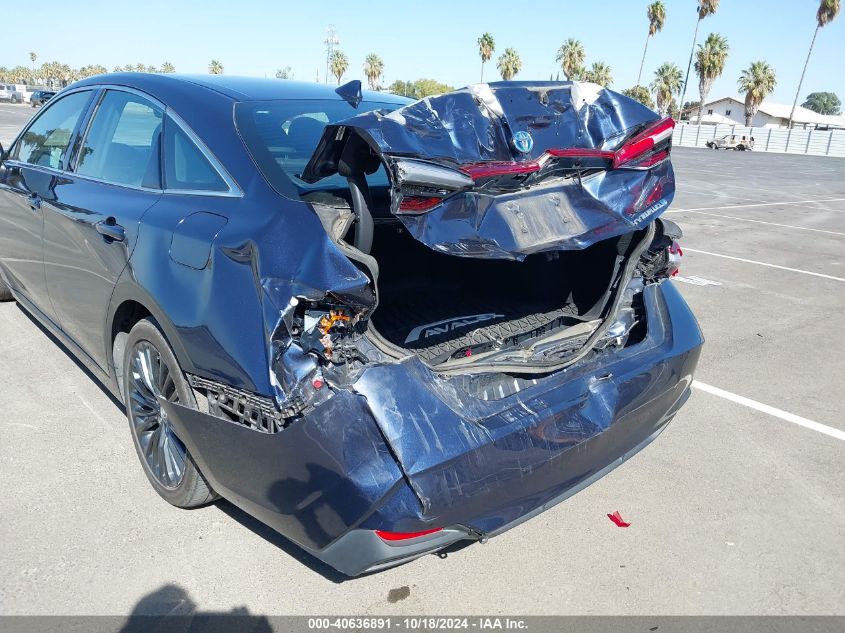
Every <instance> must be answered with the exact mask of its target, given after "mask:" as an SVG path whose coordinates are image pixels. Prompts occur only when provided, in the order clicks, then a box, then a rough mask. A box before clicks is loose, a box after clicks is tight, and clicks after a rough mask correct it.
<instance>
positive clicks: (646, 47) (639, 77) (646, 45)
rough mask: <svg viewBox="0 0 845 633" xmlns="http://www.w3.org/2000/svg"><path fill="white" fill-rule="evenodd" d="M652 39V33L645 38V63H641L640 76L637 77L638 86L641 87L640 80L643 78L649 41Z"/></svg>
mask: <svg viewBox="0 0 845 633" xmlns="http://www.w3.org/2000/svg"><path fill="white" fill-rule="evenodd" d="M650 39H651V33H649V34H648V35H646V36H645V48H643V61H641V62H640V74H639V75H637V85H638V86H639V85H640V80H641V79H642V78H643V66H645V54H646V51H648V41H649V40H650Z"/></svg>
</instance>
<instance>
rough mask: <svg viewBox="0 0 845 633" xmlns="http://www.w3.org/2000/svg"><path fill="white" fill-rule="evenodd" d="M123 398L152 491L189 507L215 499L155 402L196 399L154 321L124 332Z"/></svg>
mask: <svg viewBox="0 0 845 633" xmlns="http://www.w3.org/2000/svg"><path fill="white" fill-rule="evenodd" d="M122 380H123V398H124V404H125V405H126V417H127V419H128V420H129V430H130V432H131V434H132V441H133V443H134V444H135V451H136V452H137V453H138V459H140V460H141V467H142V468H143V469H144V474H145V475H146V476H147V479H149V480H150V484H152V487H153V488H154V489H155V491H156V492H157V493H158V494H159V495H160V496H161V497H162V498H163V499H164V500H165V501H167V502H168V503H171V504H173V505H174V506H177V507H180V508H193V507H195V506H199V505H203V504H206V503H209V502H210V501H213V500H214V499H215V497H216V495H215V494H214V492H213V491H212V490H211V487H210V486H209V485H208V483H207V482H206V481H205V479H204V478H203V476H202V474H201V473H200V471H199V469H198V468H197V466H196V464H195V463H194V460H193V459H192V458H191V455H190V453H189V452H188V449H187V448H185V445H184V444H183V443H182V441H181V440H180V439H179V438H178V437H177V436H176V434H175V432H174V430H173V427H172V425H171V424H170V422H169V421H168V420H167V418H166V417H165V414H164V412H163V411H162V409H161V407H160V406H159V403H158V396H159V395H162V396H163V397H164V398H166V399H167V400H169V401H170V402H175V403H179V404H181V405H183V406H188V407H191V408H193V409H195V408H196V406H197V405H196V400H195V399H194V395H193V392H192V391H191V388H190V386H189V385H188V381H187V380H186V379H185V375H184V373H182V369H181V368H180V367H179V363H178V362H177V360H176V357H175V356H174V355H173V351H172V350H171V349H170V345H168V343H167V341H166V340H165V338H164V335H162V333H161V331H160V330H159V328H158V324H157V323H156V322H155V320H154V319H152V318H148V319H142V320H141V321H138V323H136V324H135V326H134V327H133V328H132V330H131V331H130V332H129V337H128V338H127V340H126V346H125V348H124V355H123V377H122Z"/></svg>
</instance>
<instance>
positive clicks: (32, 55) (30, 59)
mask: <svg viewBox="0 0 845 633" xmlns="http://www.w3.org/2000/svg"><path fill="white" fill-rule="evenodd" d="M36 59H38V54H37V53H35V52H33V51H30V53H29V61H31V62H32V79H33V81H35V60H36Z"/></svg>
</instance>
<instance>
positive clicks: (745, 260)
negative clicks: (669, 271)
mask: <svg viewBox="0 0 845 633" xmlns="http://www.w3.org/2000/svg"><path fill="white" fill-rule="evenodd" d="M683 249H684V252H689V253H700V254H701V255H712V256H713V257H724V258H725V259H733V260H735V261H738V262H745V263H746V264H757V265H758V266H767V267H768V268H778V269H780V270H788V271H790V272H793V273H802V274H804V275H812V276H813V277H822V278H823V279H832V280H833V281H845V278H843V277H834V276H833V275H825V274H822V273H815V272H813V271H811V270H801V269H800V268H790V267H789V266H780V265H778V264H768V263H766V262H758V261H756V260H754V259H745V258H743V257H734V256H733V255H722V254H721V253H711V252H710V251H699V250H697V249H694V248H689V247H687V246H684V247H683Z"/></svg>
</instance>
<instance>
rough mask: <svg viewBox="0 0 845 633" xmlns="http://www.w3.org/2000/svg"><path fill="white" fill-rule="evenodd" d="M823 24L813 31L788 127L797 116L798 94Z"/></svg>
mask: <svg viewBox="0 0 845 633" xmlns="http://www.w3.org/2000/svg"><path fill="white" fill-rule="evenodd" d="M820 28H821V26H818V25H816V30H815V31H813V41H812V42H810V50H809V51H807V59H806V60H805V61H804V70H802V71H801V79H799V80H798V90H796V91H795V101H793V102H792V112H790V113H789V123H787V124H786V127H787V128H790V127H792V118H793V117H794V116H795V106H797V105H798V96H799V95H800V94H801V84H803V83H804V73H806V72H807V64H809V63H810V55H812V54H813V46H815V45H816V35H818V34H819V29H820Z"/></svg>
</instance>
